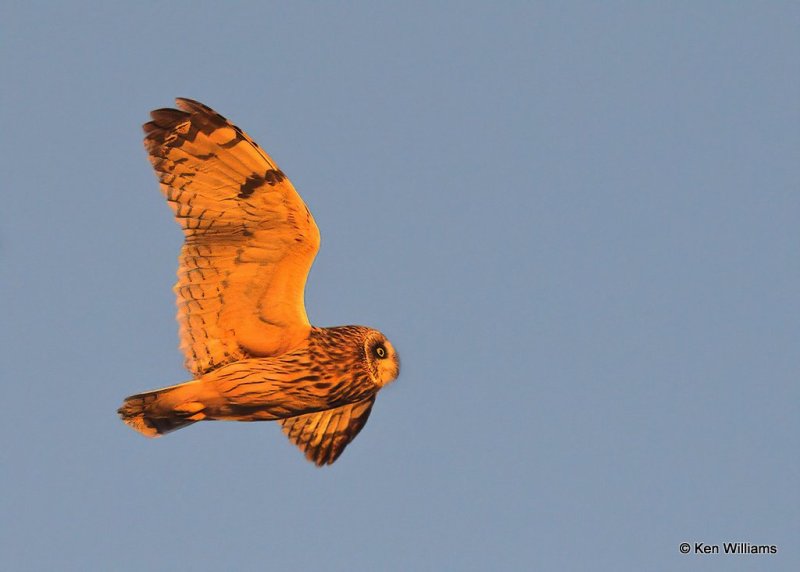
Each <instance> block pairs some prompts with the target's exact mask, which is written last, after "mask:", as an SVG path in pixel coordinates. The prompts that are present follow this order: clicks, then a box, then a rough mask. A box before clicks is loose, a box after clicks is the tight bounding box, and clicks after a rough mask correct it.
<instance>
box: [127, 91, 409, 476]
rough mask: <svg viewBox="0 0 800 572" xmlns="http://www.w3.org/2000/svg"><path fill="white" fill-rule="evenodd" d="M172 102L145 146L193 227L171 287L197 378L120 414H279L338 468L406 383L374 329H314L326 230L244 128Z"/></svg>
mask: <svg viewBox="0 0 800 572" xmlns="http://www.w3.org/2000/svg"><path fill="white" fill-rule="evenodd" d="M176 103H177V106H178V107H179V108H180V110H178V109H157V110H155V111H153V112H152V113H151V114H150V115H151V117H152V121H150V122H148V123H145V124H144V132H145V138H144V145H145V148H146V149H147V153H148V154H149V157H150V162H151V163H152V164H153V168H154V169H155V172H156V175H157V177H158V180H159V181H160V183H161V191H162V192H163V193H164V195H165V196H166V198H167V201H168V204H169V206H170V207H172V210H173V212H174V213H175V218H176V220H177V221H178V223H179V224H180V225H181V227H182V228H183V232H184V235H185V241H184V244H183V247H182V249H181V253H180V257H179V269H178V282H177V284H176V285H175V287H174V290H175V293H176V295H177V304H178V323H179V326H180V327H179V329H180V341H181V343H180V346H181V350H182V351H183V354H184V356H185V358H186V359H185V365H186V368H187V369H188V370H189V371H190V372H191V373H192V375H193V377H194V379H193V380H192V381H187V382H185V383H181V384H178V385H173V386H170V387H164V388H162V389H156V390H154V391H148V392H145V393H139V394H137V395H132V396H130V397H128V398H127V399H125V401H124V403H123V405H122V407H120V408H119V411H118V413H119V415H120V417H121V418H122V420H123V421H124V422H125V423H127V424H128V425H129V426H130V427H132V428H133V429H135V430H137V431H139V432H140V433H142V434H144V435H146V436H148V437H158V436H160V435H163V434H165V433H169V432H170V431H174V430H176V429H180V428H182V427H186V426H187V425H191V424H192V423H195V422H196V421H203V420H230V421H270V420H277V421H278V422H279V423H280V424H281V426H282V429H283V432H284V433H285V434H286V435H287V436H288V437H289V439H290V440H291V441H292V442H293V443H294V444H295V445H297V446H298V447H299V448H300V449H301V450H302V451H303V452H304V453H305V455H306V457H307V458H308V459H309V460H310V461H313V462H314V463H316V464H317V465H319V466H322V465H325V464H331V463H333V462H334V461H335V460H336V459H337V458H338V457H339V455H341V453H342V451H343V450H344V448H345V447H346V446H347V444H348V443H350V441H352V440H353V439H354V438H355V436H356V435H358V432H359V431H360V430H361V428H362V427H363V426H364V424H365V423H366V422H367V418H368V417H369V414H370V411H371V409H372V405H373V403H374V402H375V396H376V395H377V393H378V391H379V390H380V389H381V388H382V387H384V386H385V385H387V384H388V383H390V382H392V381H394V380H395V379H396V378H397V376H398V374H399V372H400V361H399V358H398V355H397V352H396V351H395V350H394V348H393V347H392V344H391V343H389V340H387V339H386V336H384V335H383V334H382V333H381V332H379V331H377V330H374V329H372V328H367V327H364V326H339V327H334V328H318V327H315V326H312V325H311V324H310V323H309V321H308V316H307V315H306V309H305V303H304V300H303V294H304V290H305V283H306V277H307V275H308V271H309V269H310V268H311V264H312V262H313V260H314V257H315V256H316V254H317V251H318V250H319V229H318V228H317V225H316V223H315V222H314V218H313V217H312V216H311V212H309V210H308V207H306V205H305V204H304V203H303V200H302V199H301V198H300V196H299V195H298V194H297V191H295V189H294V187H293V186H292V183H291V182H290V181H289V179H287V178H286V175H284V174H283V172H282V171H281V170H280V169H279V168H278V167H277V165H275V163H274V162H273V161H272V159H271V158H270V157H269V155H267V154H266V153H265V152H264V151H263V150H262V149H261V147H259V146H258V145H257V144H256V143H255V141H253V140H252V139H250V137H248V136H247V135H246V134H245V133H244V132H243V131H242V130H241V129H239V128H238V127H236V126H235V125H232V124H231V123H229V122H228V121H227V120H226V119H225V118H224V117H222V116H221V115H220V114H218V113H216V112H215V111H213V110H212V109H210V108H208V107H206V106H205V105H203V104H201V103H198V102H197V101H192V100H190V99H182V98H179V99H177V100H176Z"/></svg>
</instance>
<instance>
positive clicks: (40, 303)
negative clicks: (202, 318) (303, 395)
mask: <svg viewBox="0 0 800 572" xmlns="http://www.w3.org/2000/svg"><path fill="white" fill-rule="evenodd" d="M219 4H220V3H211V2H207V3H200V2H198V3H189V2H170V3H162V2H149V3H148V2H142V3H136V4H133V3H90V4H82V3H80V2H71V3H55V2H53V3H46V2H44V3H43V2H20V1H6V2H3V4H2V12H1V13H0V21H1V22H2V24H1V25H2V34H1V35H0V49H2V70H0V71H1V72H2V74H1V77H2V81H1V82H0V83H2V88H1V89H2V133H3V135H2V138H1V139H0V141H1V142H0V146H1V147H0V158H1V159H0V160H2V173H3V177H2V180H3V204H4V207H3V208H2V210H0V223H1V224H2V226H0V257H1V259H2V269H1V270H0V272H1V273H2V274H1V275H0V278H1V282H0V300H2V302H0V303H2V313H3V319H2V329H1V330H0V333H1V334H2V340H1V343H0V352H1V353H0V361H1V362H2V380H3V414H2V416H0V424H2V425H1V426H0V427H1V428H2V433H3V435H4V439H3V445H2V448H1V449H0V455H2V458H1V459H0V460H1V461H2V473H0V474H1V475H2V476H1V477H0V486H2V490H3V491H4V492H3V495H2V500H0V503H1V505H0V508H1V509H2V510H1V513H0V518H1V519H2V523H1V524H2V528H3V531H2V535H0V542H2V545H1V546H0V552H1V553H2V562H3V568H4V569H8V570H91V569H96V570H148V569H149V570H169V569H172V570H180V569H189V568H192V569H198V570H213V569H217V570H223V569H224V570H279V569H292V570H334V571H335V570H359V569H361V570H392V571H394V570H397V571H406V570H490V569H494V570H530V569H540V570H672V571H674V570H692V571H694V570H701V569H702V570H726V571H729V570H752V569H755V568H758V569H760V570H790V569H794V570H798V569H800V547H799V546H798V542H797V539H798V538H800V518H799V517H798V515H800V487H798V483H799V482H800V456H799V455H798V448H797V445H798V435H800V391H799V390H798V374H799V373H800V359H799V358H798V347H799V346H800V327H799V324H800V303H799V302H798V293H799V292H800V258H799V257H798V216H800V195H799V194H798V191H799V190H800V187H799V185H798V183H800V176H799V175H800V173H799V172H798V157H800V104H799V103H798V102H800V80H799V79H798V78H799V77H800V74H798V61H800V39H798V38H799V36H798V29H800V8H798V5H797V4H796V3H789V2H770V3H743V2H742V3H730V2H703V3H699V2H676V3H647V6H645V5H644V4H645V3H630V2H627V3H605V4H604V5H603V6H602V7H600V6H599V5H597V4H596V3H562V2H547V3H545V2H539V3H519V4H516V3H511V2H508V3H501V4H502V6H492V5H490V3H467V2H451V3H409V2H402V3H401V2H398V3H391V4H388V3H386V4H383V3H382V4H380V5H378V4H377V3H375V4H374V3H367V2H365V3H344V4H338V5H335V6H334V5H332V4H329V3H322V2H313V3H312V2H294V3H285V4H279V3H268V2H240V3H237V2H232V3H228V4H226V5H225V7H221V6H220V5H219ZM746 4H751V5H750V6H746ZM175 96H186V97H192V98H196V99H199V100H201V101H203V102H205V103H207V104H208V105H210V106H212V107H214V108H215V109H217V110H218V111H220V112H221V113H222V114H224V115H226V116H227V117H229V118H230V119H231V120H233V121H234V122H236V123H237V124H238V125H240V126H241V127H242V128H243V129H245V130H246V131H247V132H248V133H249V134H250V135H251V136H253V138H254V139H256V140H257V141H258V142H259V143H260V144H261V145H262V146H263V147H264V148H265V149H266V150H267V151H268V152H269V153H270V154H271V155H272V156H273V158H274V159H275V160H276V161H277V163H278V164H279V165H280V166H281V168H282V169H283V170H284V171H285V172H286V173H287V174H288V175H289V176H290V177H291V178H292V180H293V182H294V184H295V186H296V187H297V188H298V189H299V191H300V192H301V194H302V196H303V197H304V199H305V200H306V202H307V204H308V205H309V207H310V208H311V210H312V212H313V213H314V215H315V217H316V219H317V222H318V224H319V226H320V229H321V232H322V249H321V251H320V254H319V256H318V258H317V262H316V264H315V265H314V267H313V270H312V271H311V276H310V280H309V283H308V289H307V297H306V299H307V306H308V313H309V316H310V318H311V320H312V322H314V323H315V324H318V325H336V324H346V323H364V324H369V325H372V326H375V327H378V328H380V329H382V330H383V331H384V332H386V333H387V335H388V336H389V337H390V339H391V340H392V341H393V342H394V344H395V345H396V347H397V348H398V350H399V352H400V355H401V356H402V359H403V371H402V375H401V377H400V379H399V380H398V381H397V382H396V384H394V385H393V386H391V387H390V388H388V389H387V390H385V391H383V392H382V393H381V395H380V397H379V398H378V402H377V405H376V407H375V410H374V411H373V414H372V417H371V419H370V421H369V423H368V424H367V426H366V428H365V430H364V431H363V432H362V433H361V435H360V436H359V437H358V438H357V439H356V440H355V441H354V442H353V444H351V445H350V447H349V448H348V449H347V451H345V453H344V455H343V456H342V457H341V459H340V460H339V461H338V462H337V463H336V464H335V465H334V466H333V467H330V468H325V469H317V468H315V467H314V466H313V465H311V464H310V463H307V462H306V461H305V460H304V459H303V457H302V455H301V454H300V453H299V452H298V451H297V450H295V449H294V448H293V447H292V446H290V444H289V443H288V441H287V440H286V439H285V438H284V437H283V436H282V435H281V434H280V431H279V428H278V427H277V425H275V424H236V423H205V424H198V425H196V426H194V427H192V428H190V429H188V430H186V431H181V432H179V433H176V434H174V435H170V436H169V437H166V438H164V439H160V440H158V441H150V440H145V439H143V438H141V437H140V436H138V435H136V434H135V433H133V432H132V431H131V430H130V429H128V428H127V427H125V426H124V425H123V424H122V423H121V422H120V421H119V420H118V419H117V417H116V413H115V410H116V408H117V407H118V405H119V404H120V402H121V399H122V398H123V397H124V396H125V395H128V394H130V393H135V392H138V391H141V390H144V389H149V388H154V387H158V386H163V385H167V384H172V383H175V382H179V381H182V380H185V379H187V374H186V372H185V370H183V367H182V356H181V355H180V353H179V351H178V347H177V326H176V323H175V320H174V314H175V309H174V299H173V294H172V292H171V289H170V288H171V286H172V284H173V282H174V280H175V270H176V259H177V253H178V248H179V245H180V242H181V234H180V232H179V230H178V227H177V226H176V225H175V224H174V223H173V221H172V220H171V215H170V212H169V209H168V208H167V206H166V205H165V204H164V201H163V199H162V197H161V195H160V193H159V192H158V188H157V184H156V180H155V178H154V175H153V173H152V171H151V168H150V166H149V164H148V162H147V160H146V157H145V153H144V150H143V148H142V143H141V136H142V134H141V130H140V125H141V124H142V123H143V122H144V121H145V120H146V119H147V113H148V111H149V110H150V109H153V108H156V107H164V106H171V105H172V99H173V97H175ZM683 541H689V542H706V543H712V544H713V543H722V542H726V541H746V542H751V543H766V544H775V545H777V547H778V553H777V554H776V555H772V556H725V555H717V556H699V555H688V556H683V555H681V554H680V553H679V551H678V546H679V544H680V543H681V542H683Z"/></svg>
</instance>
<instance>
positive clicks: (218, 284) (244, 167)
mask: <svg viewBox="0 0 800 572" xmlns="http://www.w3.org/2000/svg"><path fill="white" fill-rule="evenodd" d="M176 102H177V105H178V107H180V110H178V109H157V110H155V111H153V112H152V113H151V117H152V121H150V122H149V123H146V124H145V125H144V131H145V134H146V135H145V139H144V144H145V148H146V149H147V152H148V154H149V156H150V162H151V163H152V164H153V168H154V169H155V171H156V175H157V176H158V180H159V181H160V183H161V191H162V192H163V193H164V195H165V196H166V198H167V201H168V202H169V205H170V207H172V210H173V211H174V212H175V217H176V219H177V221H178V223H179V224H180V225H181V226H182V227H183V231H184V234H185V242H184V245H183V248H182V250H181V254H180V267H179V269H178V283H177V284H176V285H175V292H176V294H177V298H178V322H179V324H180V339H181V350H182V351H183V353H184V355H185V357H186V367H187V369H189V370H190V371H191V372H192V373H194V374H195V375H199V374H201V373H203V372H205V371H208V370H211V369H214V368H215V367H218V366H219V365H222V364H224V363H227V362H230V361H236V360H238V359H241V358H243V357H246V356H269V355H278V354H281V353H285V352H286V351H289V350H291V349H293V348H295V347H297V346H298V345H300V344H301V343H302V342H303V341H304V340H305V339H306V337H307V336H308V333H309V329H310V325H309V322H308V317H307V315H306V311H305V304H304V301H303V294H304V290H305V283H306V277H307V275H308V271H309V269H310V268H311V264H312V262H313V261H314V257H315V256H316V254H317V251H318V250H319V230H318V229H317V225H316V223H315V222H314V218H313V217H312V216H311V213H310V212H309V210H308V208H307V207H306V205H305V204H304V203H303V201H302V199H301V198H300V196H299V195H298V194H297V192H296V191H295V189H294V187H293V186H292V183H291V182H290V181H289V179H287V178H286V176H285V175H284V174H283V172H281V170H280V169H278V167H277V166H276V165H275V163H274V162H273V161H272V159H270V157H269V155H267V154H266V153H265V152H264V151H263V150H262V149H261V148H260V147H259V146H258V145H257V144H256V143H255V142H254V141H253V140H252V139H250V138H249V137H248V136H247V135H246V134H245V133H244V132H243V131H242V130H241V129H239V128H238V127H236V126H234V125H232V124H231V123H229V122H228V121H227V120H226V119H225V118H224V117H222V116H221V115H219V114H218V113H216V112H215V111H213V110H212V109H210V108H208V107H206V106H205V105H203V104H201V103H198V102H196V101H192V100H190V99H177V100H176Z"/></svg>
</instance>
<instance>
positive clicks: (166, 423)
mask: <svg viewBox="0 0 800 572" xmlns="http://www.w3.org/2000/svg"><path fill="white" fill-rule="evenodd" d="M191 385H192V382H189V383H182V384H180V385H175V386H172V387H165V388H163V389H156V390H155V391H147V392H145V393H138V394H136V395H131V396H130V397H126V398H125V401H124V402H123V403H122V407H120V408H119V409H118V410H117V413H119V416H120V417H121V418H122V420H123V421H124V422H125V423H126V424H127V425H128V426H129V427H131V428H133V429H135V430H136V431H138V432H139V433H141V434H142V435H145V436H147V437H160V436H161V435H164V434H165V433H169V432H171V431H176V430H178V429H181V428H183V427H187V426H189V425H191V424H192V423H195V422H196V421H200V420H202V419H205V414H204V413H203V409H205V406H204V405H203V404H202V403H200V402H199V401H196V400H194V399H192V395H191V394H192V393H193V392H191V391H190V387H189V386H191ZM187 394H188V395H187Z"/></svg>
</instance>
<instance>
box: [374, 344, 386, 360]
mask: <svg viewBox="0 0 800 572" xmlns="http://www.w3.org/2000/svg"><path fill="white" fill-rule="evenodd" d="M375 355H376V356H378V357H379V358H381V359H383V358H385V357H386V348H385V347H383V346H377V347H376V348H375Z"/></svg>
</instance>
